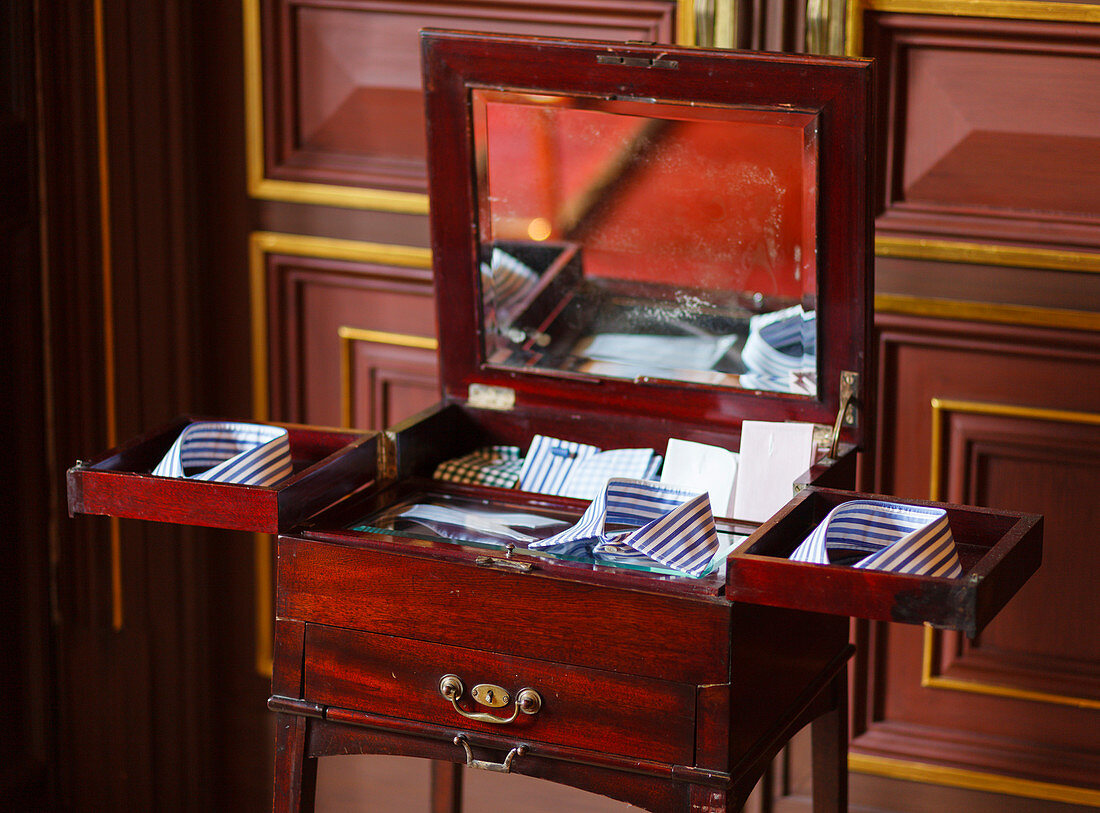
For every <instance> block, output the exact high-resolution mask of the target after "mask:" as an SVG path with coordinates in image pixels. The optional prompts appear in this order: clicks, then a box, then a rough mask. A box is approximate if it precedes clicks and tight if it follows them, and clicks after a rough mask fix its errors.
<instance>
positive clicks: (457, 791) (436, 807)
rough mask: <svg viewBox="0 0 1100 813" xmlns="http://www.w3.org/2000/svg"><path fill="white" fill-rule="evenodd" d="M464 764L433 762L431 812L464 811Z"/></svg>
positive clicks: (460, 812) (458, 812)
mask: <svg viewBox="0 0 1100 813" xmlns="http://www.w3.org/2000/svg"><path fill="white" fill-rule="evenodd" d="M462 771H463V766H462V765H456V764H455V763H453V762H440V761H438V760H436V761H433V762H432V811H431V813H462Z"/></svg>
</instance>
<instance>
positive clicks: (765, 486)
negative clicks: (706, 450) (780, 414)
mask: <svg viewBox="0 0 1100 813" xmlns="http://www.w3.org/2000/svg"><path fill="white" fill-rule="evenodd" d="M813 459H814V425H813V424H812V423H775V422H771V421H745V422H744V423H742V424H741V472H740V475H739V476H738V478H737V489H736V494H735V495H734V501H733V516H734V517H736V518H737V519H748V520H752V521H754V522H764V521H765V520H767V519H770V518H771V516H772V514H774V513H775V512H776V511H778V510H779V509H780V508H782V507H783V506H784V505H786V504H787V503H788V502H789V501H790V499H791V497H793V496H794V481H795V478H797V477H798V476H799V475H801V474H804V473H805V472H806V471H807V470H808V469H809V468H810V466H811V464H812V463H813Z"/></svg>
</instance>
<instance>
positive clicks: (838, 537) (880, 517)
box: [790, 500, 962, 579]
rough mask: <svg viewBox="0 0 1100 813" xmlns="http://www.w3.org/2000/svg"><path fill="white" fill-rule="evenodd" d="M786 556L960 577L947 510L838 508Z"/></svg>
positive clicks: (859, 504) (857, 504) (862, 503)
mask: <svg viewBox="0 0 1100 813" xmlns="http://www.w3.org/2000/svg"><path fill="white" fill-rule="evenodd" d="M790 558H791V559H793V560H794V561H796V562H809V563H811V564H819V565H827V564H830V563H837V564H850V565H851V566H852V567H857V568H862V569H865V570H886V571H889V572H891V573H908V574H912V575H919V576H941V577H943V578H948V579H955V578H958V577H959V576H961V575H962V567H961V565H960V564H959V555H958V552H957V551H956V549H955V540H954V538H953V537H952V536H951V528H950V527H949V526H948V522H947V512H946V511H944V510H943V509H941V508H929V507H926V506H917V505H901V504H899V503H890V502H880V501H877V500H852V501H851V502H846V503H842V504H841V505H838V506H837V507H836V508H834V509H833V510H832V511H830V512H829V515H828V516H827V517H825V519H824V520H823V521H822V522H821V524H820V525H818V526H817V528H815V529H814V531H813V533H811V534H810V535H809V536H808V537H807V538H806V540H805V541H804V542H803V543H802V544H801V545H799V546H798V548H796V549H795V551H794V553H792V554H791V555H790ZM838 560H839V561H838Z"/></svg>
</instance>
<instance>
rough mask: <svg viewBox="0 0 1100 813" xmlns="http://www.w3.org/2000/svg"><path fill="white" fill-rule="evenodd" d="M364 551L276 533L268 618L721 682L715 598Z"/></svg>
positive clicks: (723, 659)
mask: <svg viewBox="0 0 1100 813" xmlns="http://www.w3.org/2000/svg"><path fill="white" fill-rule="evenodd" d="M368 544H373V543H372V542H370V540H363V542H362V545H361V546H353V545H352V544H340V543H337V542H322V541H317V540H314V539H306V538H297V537H290V536H283V537H280V538H279V553H278V591H277V597H276V610H275V611H276V615H278V617H280V618H293V619H296V620H300V621H305V622H311V623H316V624H323V625H326V626H333V627H343V628H346V629H348V628H350V629H359V630H370V631H372V632H376V633H383V634H385V635H393V636H395V637H398V638H413V639H417V640H419V641H424V642H428V643H441V644H447V645H451V646H457V647H470V648H476V649H480V650H483V651H491V652H501V653H506V654H509V655H515V656H517V657H521V658H532V659H543V660H553V661H558V662H565V663H572V664H576V665H577V666H583V667H591V668H593V669H605V670H608V671H611V672H620V673H623V674H632V675H642V676H647V677H652V678H657V679H660V680H669V681H673V682H676V683H687V684H693V685H702V684H706V683H728V682H729V674H730V659H729V651H728V647H727V646H726V645H725V643H723V644H721V645H719V646H706V645H700V642H702V641H707V642H709V641H721V642H727V641H729V638H730V605H729V603H728V602H726V601H725V600H724V599H700V598H698V597H684V596H676V595H662V594H657V593H650V592H645V591H642V590H637V589H635V590H631V589H624V588H620V587H610V586H607V585H594V584H590V583H585V582H583V581H580V580H575V579H567V578H558V577H555V576H553V575H551V574H543V573H541V572H540V571H537V570H536V571H533V572H530V573H526V572H522V573H518V572H507V571H503V570H498V569H495V568H486V567H482V566H479V565H478V564H477V563H476V561H448V560H446V559H444V558H442V557H441V556H434V555H430V553H431V551H432V550H433V549H432V548H431V547H430V544H431V543H427V542H422V543H421V544H422V545H424V546H429V547H425V549H424V550H425V551H427V552H428V554H429V555H417V550H418V549H417V548H416V547H414V545H415V544H416V543H415V540H414V541H413V542H405V541H404V540H402V541H400V542H399V543H397V544H393V543H391V544H393V547H394V550H392V551H382V550H373V549H371V548H368V547H366V545H368ZM378 544H383V543H381V542H380V543H378ZM472 558H473V557H471V559H472ZM534 630H537V631H538V632H537V634H536V633H535V632H533V631H534ZM547 653H553V654H547Z"/></svg>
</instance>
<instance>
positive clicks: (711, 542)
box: [528, 477, 719, 576]
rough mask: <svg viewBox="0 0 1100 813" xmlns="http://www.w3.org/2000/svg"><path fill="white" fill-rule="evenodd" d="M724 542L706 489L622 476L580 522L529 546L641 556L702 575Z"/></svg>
mask: <svg viewBox="0 0 1100 813" xmlns="http://www.w3.org/2000/svg"><path fill="white" fill-rule="evenodd" d="M622 526H626V530H623V529H622ZM718 545H719V541H718V533H717V530H716V529H715V526H714V515H713V514H712V513H711V509H710V498H709V497H708V496H707V494H706V492H703V493H702V494H699V493H696V492H691V491H685V490H683V489H679V488H675V487H671V486H667V485H661V484H660V483H652V482H647V481H644V480H630V479H626V478H621V477H616V478H613V479H611V480H610V481H609V482H608V483H607V487H606V488H605V489H604V490H603V491H602V492H600V494H599V495H598V496H597V497H596V499H594V500H593V501H592V503H591V504H590V505H589V506H588V510H587V511H585V512H584V514H583V515H582V516H581V518H580V520H578V522H577V524H576V525H574V526H573V527H572V528H570V529H568V530H566V531H562V532H561V533H558V534H555V535H554V536H551V537H549V538H548V539H544V540H542V541H540V542H532V543H531V544H530V545H529V546H528V547H530V548H532V549H535V550H546V551H547V552H549V553H556V554H559V555H563V556H580V555H589V556H592V557H594V558H596V559H597V560H598V559H600V557H601V555H605V556H606V557H607V558H608V559H611V560H615V561H622V560H623V559H624V558H628V557H636V558H638V559H643V560H652V561H655V562H657V563H658V564H661V565H664V566H665V567H670V568H673V569H675V570H679V571H682V572H684V573H687V574H689V575H692V576H699V575H701V574H702V573H704V572H705V571H706V570H707V568H708V567H709V565H710V562H711V560H712V559H713V558H714V554H715V553H716V552H717V551H718Z"/></svg>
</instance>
